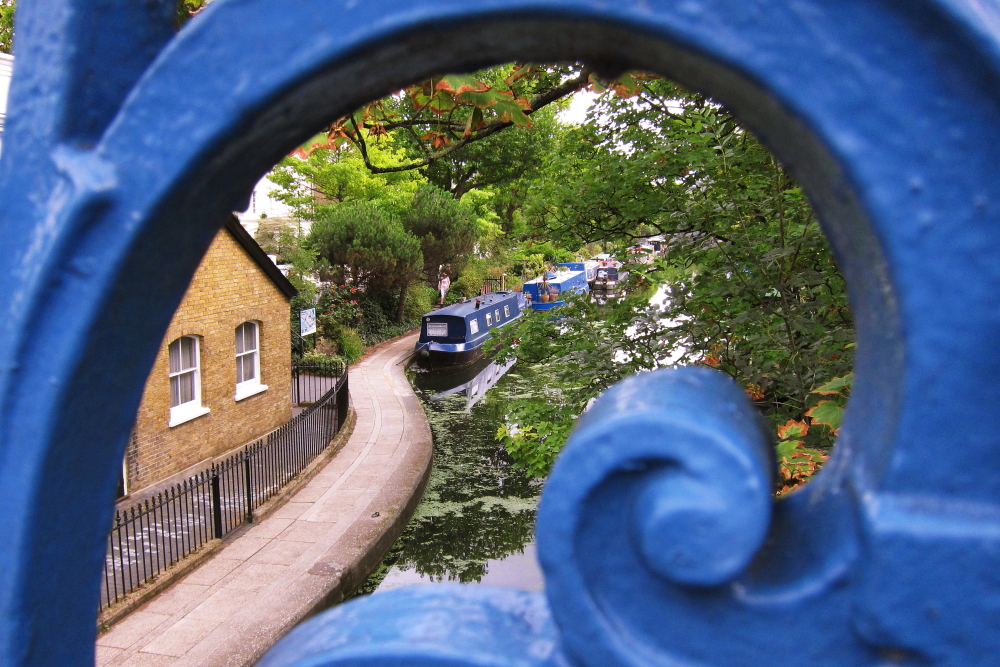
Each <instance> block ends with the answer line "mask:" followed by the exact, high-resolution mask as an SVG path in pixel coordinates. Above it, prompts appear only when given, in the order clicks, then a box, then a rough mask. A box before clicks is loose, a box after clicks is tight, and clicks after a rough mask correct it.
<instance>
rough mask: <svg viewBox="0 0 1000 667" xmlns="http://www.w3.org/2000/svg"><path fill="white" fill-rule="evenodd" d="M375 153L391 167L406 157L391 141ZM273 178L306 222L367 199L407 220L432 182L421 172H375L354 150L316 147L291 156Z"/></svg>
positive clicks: (283, 198)
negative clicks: (416, 196) (418, 194)
mask: <svg viewBox="0 0 1000 667" xmlns="http://www.w3.org/2000/svg"><path fill="white" fill-rule="evenodd" d="M371 151H372V154H373V155H376V156H378V158H379V159H380V160H382V161H384V162H386V163H392V162H396V163H399V162H402V161H404V160H405V159H406V157H405V153H404V152H403V151H402V150H401V149H399V148H397V147H395V146H394V144H393V142H392V141H391V140H385V141H383V142H382V143H380V144H379V145H378V146H376V147H372V149H371ZM268 178H270V179H271V181H272V182H273V183H275V184H276V185H278V186H279V188H280V189H279V190H277V191H275V192H274V193H272V196H274V197H276V198H277V199H279V200H281V201H283V202H284V203H285V204H287V205H288V206H290V207H291V208H292V210H293V214H294V215H295V216H296V217H298V218H301V219H303V220H318V219H320V218H321V217H323V216H324V215H325V214H326V212H327V211H329V210H330V209H331V208H332V207H335V206H336V205H338V204H341V203H344V202H354V201H367V202H374V203H376V204H377V205H378V206H379V208H380V209H381V210H383V211H385V212H386V213H387V214H389V215H392V216H396V217H399V216H402V215H403V213H405V212H406V210H407V209H408V208H409V206H410V203H411V202H412V201H413V196H414V194H416V192H417V187H418V186H419V185H420V184H421V183H425V182H426V179H425V178H424V177H423V176H422V175H421V174H420V173H419V172H417V171H405V172H398V173H397V172H393V173H386V174H374V173H372V172H370V171H369V170H368V169H367V168H366V167H365V163H364V160H363V159H362V157H361V154H360V152H359V151H358V150H357V149H356V148H353V147H351V146H341V147H339V148H319V149H314V150H312V151H310V152H309V153H308V155H305V154H304V153H295V154H293V155H291V156H289V157H286V158H285V159H284V160H282V161H281V162H280V163H278V166H277V167H275V168H274V170H273V171H272V172H271V173H270V174H269V176H268Z"/></svg>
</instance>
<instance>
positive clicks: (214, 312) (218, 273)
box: [119, 216, 296, 495]
mask: <svg viewBox="0 0 1000 667" xmlns="http://www.w3.org/2000/svg"><path fill="white" fill-rule="evenodd" d="M295 294H296V290H295V288H294V287H293V286H292V284H291V283H290V282H289V281H288V279H287V278H285V276H283V275H282V274H281V272H280V271H279V270H278V268H277V267H276V266H275V265H274V263H273V262H272V261H271V259H270V258H269V257H268V256H267V255H266V254H264V251H263V250H262V249H261V248H260V246H259V245H257V243H256V242H255V241H254V240H253V238H252V237H251V236H250V235H249V234H248V233H247V232H246V230H244V229H243V227H242V226H240V224H239V222H238V221H237V219H236V217H235V216H234V217H232V218H231V219H229V220H227V222H226V224H225V225H224V227H223V228H222V229H221V230H220V231H219V234H218V235H217V236H216V237H215V240H214V241H212V245H211V246H210V247H209V249H208V252H207V253H206V254H205V257H204V259H202V262H201V264H200V265H199V266H198V270H197V271H196V272H195V274H194V277H193V278H192V280H191V285H190V286H189V287H188V290H187V293H186V294H185V295H184V299H183V301H181V304H180V306H179V307H178V309H177V311H176V312H175V313H174V317H173V320H171V322H170V327H169V328H168V329H167V334H166V336H164V338H163V344H162V345H161V347H160V351H159V353H158V354H157V356H156V362H155V363H154V364H153V370H152V372H151V373H150V375H149V379H148V380H147V381H146V388H145V391H144V392H143V395H142V402H141V404H140V406H139V412H138V415H137V416H136V424H135V428H134V429H133V432H132V441H131V442H130V443H129V446H128V448H127V449H126V454H125V461H124V465H123V470H122V474H123V480H122V485H121V488H120V490H119V491H120V493H121V494H122V495H124V494H126V493H128V494H133V493H135V492H137V491H141V490H143V489H147V488H149V487H151V486H153V485H154V484H155V485H157V486H162V485H164V484H166V483H168V482H173V481H177V480H179V479H181V478H184V477H186V476H188V475H189V474H192V473H193V472H196V471H197V470H200V469H202V468H204V467H206V466H207V465H208V464H209V463H210V462H211V461H212V460H213V459H215V458H217V457H219V456H221V455H223V454H226V453H227V452H229V451H231V450H233V449H234V448H237V447H239V446H241V445H244V444H246V443H248V442H251V441H252V440H254V439H256V438H258V437H260V436H262V435H264V434H266V433H268V432H270V431H272V430H274V429H275V428H277V427H278V426H280V425H281V424H283V423H285V422H286V421H288V420H289V419H291V417H292V405H291V401H292V398H291V348H290V345H291V343H290V330H289V321H288V318H289V301H290V299H291V298H292V297H293V296H295Z"/></svg>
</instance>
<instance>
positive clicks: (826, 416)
mask: <svg viewBox="0 0 1000 667" xmlns="http://www.w3.org/2000/svg"><path fill="white" fill-rule="evenodd" d="M806 417H811V418H812V421H813V424H823V425H825V426H829V427H830V428H832V429H834V431H836V430H837V429H839V428H840V424H841V422H842V421H843V420H844V408H843V406H840V405H837V402H836V401H820V402H819V403H817V404H816V405H814V406H813V407H812V408H810V409H809V412H807V413H806Z"/></svg>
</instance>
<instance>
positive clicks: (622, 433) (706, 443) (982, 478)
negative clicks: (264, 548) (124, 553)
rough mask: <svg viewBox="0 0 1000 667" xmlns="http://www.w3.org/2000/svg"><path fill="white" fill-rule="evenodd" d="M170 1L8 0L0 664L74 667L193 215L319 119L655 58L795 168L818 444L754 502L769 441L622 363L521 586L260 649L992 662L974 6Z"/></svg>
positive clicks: (990, 428)
mask: <svg viewBox="0 0 1000 667" xmlns="http://www.w3.org/2000/svg"><path fill="white" fill-rule="evenodd" d="M172 5H173V3H172V2H168V1H167V0H149V1H147V2H141V3H140V2H135V1H134V0H22V3H21V6H20V7H19V10H18V11H19V13H18V24H17V46H16V49H17V50H16V54H15V55H16V58H17V60H16V67H15V73H14V80H13V83H12V88H11V93H10V111H9V115H8V123H7V127H6V131H5V137H4V147H3V155H2V158H0V201H2V206H0V230H2V238H3V240H4V250H5V252H4V253H3V256H2V259H0V261H2V262H3V270H2V271H0V311H2V317H0V400H2V403H0V438H2V443H3V445H2V448H0V506H2V507H3V508H4V511H3V512H0V535H2V536H3V548H2V549H0V621H2V622H0V662H2V663H3V664H7V665H39V666H42V665H45V666H50V665H51V666H55V665H60V666H63V665H86V664H91V663H92V660H93V640H94V613H95V611H94V610H96V608H97V599H98V575H99V572H100V566H101V560H102V558H103V556H104V553H103V542H102V537H103V534H104V531H105V530H106V527H107V521H108V517H109V516H110V515H111V507H112V495H113V489H114V485H115V472H116V468H117V466H118V464H119V462H120V460H121V456H122V453H123V451H124V447H125V442H126V437H127V433H128V429H129V426H130V423H131V421H130V420H131V417H132V415H134V414H135V409H136V407H137V404H138V401H139V396H140V392H141V388H142V384H143V381H144V379H145V377H146V373H147V372H148V370H149V368H150V367H151V364H152V360H153V356H154V353H155V349H156V346H157V345H158V343H159V341H160V338H161V336H162V333H163V331H164V330H165V328H166V326H167V324H168V321H169V318H170V315H171V313H172V312H173V310H174V308H175V306H176V305H177V304H178V303H179V301H180V299H181V296H182V294H183V291H184V288H185V286H186V284H187V281H188V279H189V278H190V276H191V275H192V274H193V272H194V269H195V267H196V265H197V262H198V260H199V259H200V257H201V256H202V254H203V253H204V251H205V249H206V248H207V247H208V244H209V242H210V240H211V238H212V236H213V235H214V233H215V231H216V230H217V229H218V227H219V225H220V224H221V221H222V220H223V218H224V216H225V215H226V214H228V212H229V211H231V210H234V209H239V208H241V202H243V201H245V200H246V198H247V197H248V196H249V193H250V191H251V188H252V185H253V183H254V182H255V181H256V180H257V178H258V177H259V176H260V175H261V174H263V173H264V172H265V171H266V170H267V169H268V168H269V167H270V166H271V165H272V164H273V163H275V162H276V161H277V160H278V159H279V158H280V157H281V156H282V155H284V154H285V153H287V152H288V150H289V149H291V148H292V147H294V146H295V145H297V144H298V143H299V142H301V141H303V140H305V139H306V138H307V137H308V136H310V135H311V134H312V133H313V132H314V131H316V130H317V129H318V128H320V127H321V126H322V125H323V124H324V123H325V122H328V121H330V120H331V119H333V118H335V117H337V116H339V115H342V114H344V113H345V112H347V111H348V110H350V109H352V108H354V107H357V106H359V105H360V104H363V103H365V102H367V101H368V100H370V99H374V98H377V97H379V96H381V95H384V94H386V93H388V92H390V91H392V90H395V89H398V88H399V87H401V86H403V85H405V84H408V83H410V82H412V81H414V80H417V79H419V78H420V77H423V76H427V75H430V74H433V73H439V72H441V71H456V70H461V69H471V68H476V67H480V66H484V65H487V64H490V63H496V62H505V61H510V60H515V59H520V60H533V61H543V62H544V61H553V60H566V59H578V60H584V61H588V62H591V63H594V64H596V65H599V66H600V67H601V68H605V69H607V70H608V71H609V72H612V71H617V70H620V69H622V68H642V69H647V70H652V71H657V72H660V73H662V74H665V75H667V76H670V77H673V78H675V79H677V80H679V81H681V82H682V83H685V84H687V85H688V86H690V87H693V88H697V89H700V90H702V91H704V92H707V93H709V94H711V95H713V96H715V97H716V98H717V99H719V100H721V101H722V102H724V103H725V104H726V105H728V106H729V107H730V108H732V109H733V110H734V111H736V112H737V113H738V115H739V116H740V117H741V118H742V120H743V121H744V122H745V123H746V124H747V125H748V126H749V127H751V128H752V129H753V130H754V131H755V132H756V133H757V134H758V135H759V136H760V137H761V138H762V139H763V140H764V141H765V143H766V144H767V145H768V146H769V147H770V148H771V149H772V150H774V151H775V153H776V154H777V155H778V156H779V157H780V158H781V159H782V161H783V162H784V163H785V164H787V165H789V166H790V167H791V169H792V170H793V171H794V172H795V173H796V175H797V177H798V178H799V180H800V181H801V182H802V183H803V184H804V185H805V186H806V189H807V191H808V193H809V195H810V197H811V198H812V200H813V203H814V205H815V207H816V209H817V211H818V212H819V214H820V218H821V221H822V224H823V226H824V229H825V231H826V233H827V235H828V236H829V238H830V240H831V242H832V245H833V247H834V250H835V252H836V254H837V256H838V260H839V262H840V265H841V267H842V269H843V271H844V273H845V276H846V277H847V281H848V285H849V289H850V296H851V303H852V307H853V309H854V312H855V314H856V316H857V322H858V326H857V332H858V354H857V361H856V372H857V384H856V386H855V390H854V394H853V398H852V401H851V407H850V409H849V410H848V413H847V416H846V421H845V424H844V427H843V431H842V435H841V437H840V440H839V442H838V447H837V450H836V453H835V455H834V457H833V459H831V461H830V462H829V463H828V464H827V466H826V468H825V469H824V471H823V473H822V474H821V475H820V476H819V478H818V479H816V480H815V481H814V482H813V483H811V484H810V485H808V486H807V487H806V488H805V489H804V490H802V491H801V492H799V493H797V494H795V495H793V496H792V497H790V498H789V499H788V500H785V501H782V502H778V503H772V501H771V499H770V497H769V495H768V493H767V490H768V488H769V479H770V475H771V474H772V471H771V466H772V463H771V462H770V460H769V459H768V456H767V452H768V451H770V450H769V443H768V442H767V438H766V436H765V435H763V434H762V433H761V431H760V429H759V428H758V426H757V425H756V417H755V416H754V414H753V412H752V409H751V408H750V406H749V405H748V404H747V402H746V399H745V398H744V397H743V396H742V394H741V393H740V392H738V391H736V390H735V389H734V388H733V386H732V385H731V384H729V383H728V382H727V381H725V380H723V379H722V378H720V377H718V376H716V375H714V374H711V373H702V372H695V371H691V370H682V371H677V372H674V373H664V374H650V375H646V376H643V377H641V378H636V379H633V380H630V381H628V382H626V383H623V384H622V385H621V386H620V387H618V388H616V389H614V390H613V391H612V392H610V393H609V394H608V396H606V397H605V398H604V399H602V401H601V403H600V405H598V406H596V407H595V409H594V410H593V411H592V414H590V415H588V416H587V417H586V418H585V419H584V420H582V422H581V424H580V425H579V428H578V429H577V431H576V433H575V435H574V436H573V439H572V442H571V443H570V444H569V446H568V447H567V449H566V451H565V453H564V455H563V457H562V458H561V460H560V461H559V463H558V465H557V467H556V469H555V471H554V472H553V474H552V477H551V479H550V481H549V484H548V487H547V489H546V491H545V494H544V497H543V500H542V505H541V508H540V513H539V522H538V544H539V552H540V556H541V558H542V561H543V568H544V570H545V573H546V592H545V594H544V595H531V594H523V593H513V592H501V591H488V590H482V589H480V590H473V589H460V588H449V587H440V588H430V589H427V590H412V591H400V592H398V593H395V594H385V595H379V596H374V597H371V598H370V599H367V600H363V601H359V602H354V603H349V604H346V605H344V606H342V607H340V608H337V609H334V610H332V611H331V612H328V613H327V614H325V615H322V616H320V617H318V618H316V619H314V620H313V621H310V622H309V623H306V624H304V625H303V626H301V627H300V628H299V629H297V630H296V631H294V632H293V633H292V634H290V635H289V636H288V637H287V638H286V639H284V640H283V641H282V642H281V643H279V645H278V646H276V647H275V648H274V649H273V650H272V651H271V653H270V654H268V655H267V656H266V657H265V658H264V661H263V663H262V664H264V665H267V666H268V667H276V666H279V665H280V666H286V665H298V666H305V665H311V666H319V665H454V666H459V665H461V666H472V665H476V666H486V665H490V666H494V667H500V666H504V667H507V666H514V665H520V666H527V665H577V666H584V665H585V666H587V667H613V666H617V665H629V666H632V665H635V666H638V665H671V666H680V665H702V666H709V665H711V666H717V667H722V666H731V667H735V666H737V665H765V664H772V663H775V662H784V661H795V662H796V663H797V664H801V665H888V664H894V665H895V664H900V665H963V666H969V665H985V664H992V663H994V662H995V661H996V658H995V656H996V655H997V654H998V649H1000V636H998V634H997V633H998V628H1000V603H998V602H997V601H998V600H1000V574H998V573H1000V447H998V446H997V440H998V435H997V434H998V433H1000V410H998V409H997V406H998V405H1000V346H998V342H1000V224H998V223H1000V152H998V151H997V146H1000V48H998V46H1000V40H998V36H1000V6H998V5H997V4H996V3H995V2H992V1H991V0H909V1H908V2H902V1H901V0H623V1H622V2H616V3H609V2H604V1H603V0H590V1H587V0H461V1H459V0H366V1H365V2H357V1H356V0H343V1H339V2H332V1H331V0H296V1H295V2H275V1H274V0H217V1H216V2H215V3H213V4H212V5H211V6H210V7H209V8H208V9H207V10H206V11H204V12H203V13H202V14H200V15H199V16H198V17H197V18H196V19H195V20H193V21H192V22H191V23H189V24H188V25H187V26H186V27H185V28H184V29H183V30H182V31H181V32H180V33H178V34H176V35H173V33H172V30H171V25H170V23H171V14H172ZM708 471H711V474H708ZM56 635H57V636H56Z"/></svg>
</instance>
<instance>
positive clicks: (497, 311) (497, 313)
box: [493, 308, 500, 324]
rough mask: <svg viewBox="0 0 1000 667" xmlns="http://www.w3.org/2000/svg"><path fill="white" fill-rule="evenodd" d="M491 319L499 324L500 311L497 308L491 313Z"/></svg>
mask: <svg viewBox="0 0 1000 667" xmlns="http://www.w3.org/2000/svg"><path fill="white" fill-rule="evenodd" d="M493 319H494V320H496V321H497V324H500V309H499V308H497V309H495V310H494V311H493Z"/></svg>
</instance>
